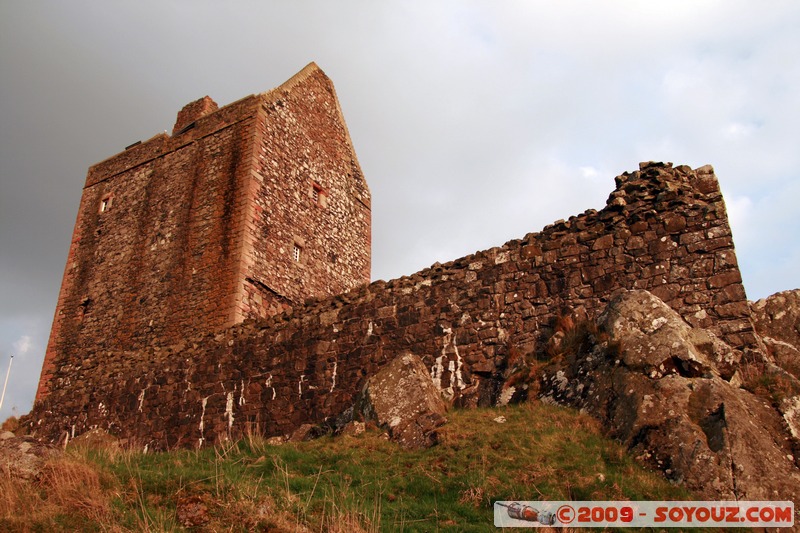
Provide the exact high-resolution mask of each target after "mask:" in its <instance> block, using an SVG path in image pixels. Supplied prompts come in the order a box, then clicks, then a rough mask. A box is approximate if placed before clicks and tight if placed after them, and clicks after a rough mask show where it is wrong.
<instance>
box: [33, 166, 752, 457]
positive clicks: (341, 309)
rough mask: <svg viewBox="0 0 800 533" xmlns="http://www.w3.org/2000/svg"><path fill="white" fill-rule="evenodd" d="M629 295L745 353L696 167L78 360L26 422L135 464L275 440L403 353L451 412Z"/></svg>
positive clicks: (344, 399) (485, 394) (656, 171)
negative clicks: (95, 437)
mask: <svg viewBox="0 0 800 533" xmlns="http://www.w3.org/2000/svg"><path fill="white" fill-rule="evenodd" d="M632 288H638V289H647V290H649V291H651V292H653V293H654V294H656V295H658V296H659V297H660V298H662V299H663V300H664V301H665V302H667V303H668V304H669V305H670V306H671V307H672V308H673V309H675V310H676V311H678V312H679V313H680V314H681V316H683V317H684V318H685V319H686V320H687V321H688V322H689V323H691V324H692V325H695V326H702V327H708V328H709V329H711V330H712V331H715V332H717V333H718V334H719V335H721V337H722V338H723V339H724V340H726V341H727V342H729V343H731V344H732V345H734V346H736V347H739V348H750V347H753V346H754V345H755V342H756V338H755V336H754V333H753V328H752V323H751V321H750V318H749V312H748V307H747V301H746V297H745V292H744V288H743V287H742V284H741V278H740V274H739V270H738V266H737V262H736V255H735V252H734V248H733V241H732V238H731V232H730V228H729V226H728V221H727V217H726V213H725V206H724V202H723V199H722V196H721V194H720V191H719V187H718V184H717V180H716V178H715V176H714V175H713V171H712V169H711V168H710V167H703V168H700V169H697V170H692V169H690V168H688V167H685V166H681V167H677V168H671V166H670V165H661V164H645V165H642V167H641V170H640V171H637V172H633V173H631V174H628V173H625V174H623V175H622V176H619V177H618V178H617V187H616V190H615V191H614V192H613V193H612V195H611V196H610V198H609V202H608V205H607V206H606V207H605V208H604V209H603V210H601V211H599V212H598V211H594V210H590V211H587V212H586V213H584V214H582V215H579V216H576V217H571V218H570V219H569V220H566V221H559V222H556V223H555V224H553V225H550V226H547V227H546V228H544V230H542V231H541V232H540V233H532V234H529V235H527V236H526V237H525V238H523V239H522V240H518V241H511V242H509V243H506V244H505V245H504V246H502V247H499V248H493V249H490V250H486V251H484V252H480V253H477V254H475V255H471V256H468V257H464V258H462V259H459V260H456V261H453V262H451V263H447V264H443V265H438V264H437V265H434V266H433V267H431V268H430V269H427V270H424V271H422V272H419V273H417V274H415V275H413V276H409V277H405V278H401V279H398V280H394V281H391V282H388V283H387V282H383V281H378V282H374V283H372V284H371V285H368V286H364V287H361V288H359V289H357V290H355V291H352V292H350V293H347V294H343V295H340V296H336V297H333V298H330V299H326V300H319V301H313V302H309V303H307V304H306V305H305V306H296V307H295V308H294V309H293V310H292V312H290V313H288V314H285V315H279V316H275V317H273V318H271V319H268V320H260V321H248V322H245V323H244V324H241V325H238V326H234V327H233V328H231V329H229V330H227V331H224V332H220V333H217V334H213V333H212V334H208V335H206V336H205V337H198V338H194V339H191V340H187V341H186V342H182V343H180V344H178V345H175V346H171V347H168V348H164V347H151V348H148V349H144V350H139V351H133V352H128V353H116V354H107V353H101V352H95V353H89V354H87V356H86V358H85V359H84V360H83V361H82V362H81V364H80V365H77V364H76V365H67V366H65V367H63V368H61V369H60V372H59V373H58V375H57V376H56V380H55V381H56V386H55V387H54V389H53V392H52V393H51V395H50V396H49V397H48V398H47V399H46V401H44V402H41V403H37V405H36V407H35V408H34V411H33V413H32V414H31V416H30V418H29V419H28V421H29V423H30V424H31V427H32V428H34V429H36V431H37V432H38V433H39V434H41V435H45V436H47V437H49V438H50V439H53V440H59V439H63V438H65V437H67V436H69V435H72V434H79V433H81V432H83V431H85V430H87V429H89V428H91V427H101V428H103V429H109V430H110V431H112V432H113V433H115V434H118V435H120V436H123V437H125V438H130V439H133V440H135V441H136V442H138V443H140V444H143V445H144V444H146V445H148V446H149V447H150V448H165V447H172V446H175V445H181V446H193V445H197V444H201V443H206V442H212V441H216V440H218V439H222V438H228V437H236V436H239V435H241V434H243V433H244V432H246V431H258V432H260V433H264V434H266V435H274V434H285V433H288V432H291V431H292V430H293V429H294V428H296V427H297V426H298V425H300V424H302V423H306V422H314V423H318V422H324V421H326V420H329V419H330V418H331V417H335V416H337V415H338V414H340V413H341V412H342V411H343V410H345V409H346V408H348V407H349V406H350V405H351V404H352V401H353V399H354V396H355V394H356V393H357V391H358V390H359V389H360V387H361V385H362V384H363V382H364V380H365V378H366V377H367V376H369V375H371V374H373V373H374V372H376V371H377V369H379V368H380V367H381V366H382V365H384V364H385V363H387V362H388V361H390V360H392V359H393V358H394V357H395V356H396V355H398V354H399V353H401V352H403V351H410V352H412V353H415V354H417V355H419V356H421V357H422V358H423V360H424V361H425V363H426V365H427V366H428V368H429V369H430V371H431V375H432V377H433V379H434V382H435V383H436V384H437V386H438V387H439V388H440V389H441V390H442V391H443V392H444V393H445V395H447V396H450V397H451V398H452V399H453V401H455V402H456V403H460V404H464V405H476V404H480V405H485V404H491V403H494V402H495V401H496V400H497V399H498V395H499V390H500V388H501V385H502V382H503V380H504V371H506V370H507V368H508V364H509V356H510V355H511V354H512V352H513V354H514V356H515V357H517V356H520V355H522V356H533V355H536V354H537V353H541V352H542V351H543V350H544V347H545V342H546V341H547V339H548V338H549V337H550V335H551V334H552V331H553V329H552V328H553V324H554V322H555V320H556V317H557V316H558V315H559V313H561V312H562V309H563V308H569V309H570V310H571V312H585V313H586V314H587V315H589V316H591V315H594V314H595V313H596V312H598V310H600V309H601V308H602V307H603V306H604V305H605V303H606V302H607V301H608V300H609V299H610V298H611V297H612V296H614V295H615V294H617V293H619V292H620V291H623V290H625V289H632Z"/></svg>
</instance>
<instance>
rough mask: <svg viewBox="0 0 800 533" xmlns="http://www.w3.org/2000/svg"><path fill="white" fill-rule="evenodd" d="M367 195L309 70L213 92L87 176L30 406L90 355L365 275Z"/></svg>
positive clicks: (350, 284) (328, 101) (171, 337)
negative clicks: (255, 86) (223, 98)
mask: <svg viewBox="0 0 800 533" xmlns="http://www.w3.org/2000/svg"><path fill="white" fill-rule="evenodd" d="M370 224H371V214H370V193H369V189H368V187H367V184H366V181H365V180H364V177H363V175H362V173H361V169H360V167H359V164H358V160H357V159H356V154H355V151H354V150H353V146H352V142H351V140H350V135H349V133H348V131H347V126H346V125H345V122H344V119H343V116H342V112H341V109H340V107H339V103H338V101H337V99H336V93H335V91H334V88H333V85H332V83H331V81H330V80H329V79H328V77H327V76H326V75H325V74H324V73H323V72H322V71H321V70H320V69H319V68H318V67H317V66H316V65H315V64H314V63H311V64H310V65H308V66H307V67H305V68H304V69H303V70H302V71H300V72H299V73H298V74H296V75H295V76H294V77H293V78H292V79H290V80H289V81H287V82H286V83H284V84H283V85H281V86H280V87H278V88H276V89H273V90H271V91H268V92H266V93H262V94H257V95H251V96H248V97H246V98H243V99H241V100H239V101H237V102H234V103H232V104H229V105H227V106H225V107H222V108H218V107H217V104H216V103H215V102H214V101H213V100H212V99H211V98H209V97H207V96H206V97H204V98H202V99H200V100H197V101H195V102H192V103H190V104H188V105H186V106H185V107H184V108H183V109H182V110H181V111H180V113H178V117H177V121H176V123H175V127H174V129H173V131H172V135H167V134H166V133H164V134H159V135H156V136H155V137H153V138H152V139H150V140H148V141H144V142H139V143H135V144H133V145H131V146H129V147H128V148H126V149H125V151H123V152H121V153H119V154H117V155H115V156H113V157H111V158H110V159H107V160H105V161H102V162H100V163H97V164H96V165H94V166H92V167H91V168H90V169H89V172H88V176H87V178H86V184H85V186H84V189H83V196H82V198H81V203H80V208H79V210H78V216H77V220H76V222H75V230H74V232H73V236H72V242H71V245H70V249H69V255H68V258H67V265H66V268H65V271H64V277H63V281H62V284H61V291H60V293H59V297H58V303H57V307H56V313H55V318H54V320H53V327H52V330H51V333H50V340H49V342H48V346H47V351H46V355H45V360H44V365H43V368H42V375H41V378H40V381H39V388H38V391H37V394H36V400H37V403H38V402H39V401H40V400H42V399H43V398H44V397H46V396H47V395H48V393H49V391H50V388H51V378H52V377H53V372H54V370H55V369H56V368H58V367H59V366H61V365H63V364H65V363H69V364H73V365H74V364H79V361H80V360H81V356H82V353H83V352H85V350H86V349H88V348H91V349H92V350H93V351H95V352H97V353H101V352H103V351H109V352H110V351H115V352H119V351H126V352H130V354H131V357H136V356H137V353H139V352H138V351H139V350H140V349H141V348H143V347H144V346H147V345H156V346H166V345H170V344H174V343H177V342H179V341H180V340H181V339H185V338H187V337H190V336H193V335H196V334H198V333H208V332H212V331H216V330H219V329H222V328H224V327H227V326H230V325H232V324H235V323H237V322H241V321H243V320H245V319H247V318H251V317H266V316H270V315H273V314H276V313H278V312H281V311H283V310H285V309H286V308H287V307H289V306H291V305H292V304H293V303H296V302H301V301H303V300H305V299H306V298H309V297H318V296H328V295H333V294H338V293H342V292H345V291H347V290H349V289H352V288H354V287H356V286H358V285H361V284H364V283H367V282H368V281H369V277H370Z"/></svg>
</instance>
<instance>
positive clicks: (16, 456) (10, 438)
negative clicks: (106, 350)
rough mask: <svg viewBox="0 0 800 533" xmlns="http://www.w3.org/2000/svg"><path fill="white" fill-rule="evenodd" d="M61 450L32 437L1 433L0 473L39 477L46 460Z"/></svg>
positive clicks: (21, 477)
mask: <svg viewBox="0 0 800 533" xmlns="http://www.w3.org/2000/svg"><path fill="white" fill-rule="evenodd" d="M59 453H61V452H60V450H57V449H56V448H53V447H52V446H48V445H45V444H42V443H40V442H38V441H37V440H35V439H32V438H30V437H17V436H16V435H14V434H13V433H11V432H10V431H5V432H3V433H0V475H4V476H5V475H7V476H10V477H12V478H16V479H23V480H27V481H32V480H35V479H37V478H39V475H40V474H41V471H42V467H43V466H44V464H45V462H46V461H47V460H48V459H50V458H52V457H55V456H56V455H58V454H59Z"/></svg>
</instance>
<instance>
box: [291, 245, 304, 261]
mask: <svg viewBox="0 0 800 533" xmlns="http://www.w3.org/2000/svg"><path fill="white" fill-rule="evenodd" d="M302 251H303V249H302V248H301V247H300V245H298V244H295V245H294V249H293V250H292V257H293V258H294V260H295V261H296V262H298V263H299V262H300V254H301V253H302Z"/></svg>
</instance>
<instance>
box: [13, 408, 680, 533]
mask: <svg viewBox="0 0 800 533" xmlns="http://www.w3.org/2000/svg"><path fill="white" fill-rule="evenodd" d="M501 417H502V418H501ZM449 419H450V422H449V423H448V424H447V425H445V426H444V427H443V428H442V431H441V443H440V444H439V445H438V446H435V447H433V448H431V449H428V450H423V451H404V450H402V449H400V448H398V447H397V445H395V444H394V443H391V442H389V441H388V440H386V438H385V436H384V435H383V434H382V433H381V432H380V431H378V430H371V431H370V430H368V431H366V432H365V433H363V434H361V435H358V436H355V437H347V436H343V437H336V438H332V437H324V438H321V439H317V440H314V441H310V442H303V443H285V444H281V445H269V444H267V442H266V441H265V440H264V439H261V438H256V437H253V438H249V439H245V440H243V441H240V442H236V443H229V444H224V445H218V446H216V447H208V448H205V449H202V450H199V451H187V450H176V451H172V452H169V453H143V452H142V451H141V450H130V449H122V448H120V447H119V446H118V445H115V444H111V443H107V444H103V445H97V444H95V445H92V446H89V445H85V444H84V445H75V446H70V448H69V449H68V450H67V453H65V454H64V455H63V456H62V457H60V458H59V459H57V460H54V461H52V462H51V463H49V464H48V465H47V468H46V469H45V471H44V476H43V478H42V480H41V482H40V483H38V484H36V485H30V484H23V483H20V482H17V481H15V480H11V479H8V478H5V479H0V494H2V496H0V530H4V531H185V530H188V531H276V532H277V531H346V532H348V533H358V532H362V531H407V532H411V531H495V528H494V526H493V524H492V519H493V515H492V502H493V501H495V500H569V499H575V500H619V499H629V500H671V499H691V495H689V494H688V493H686V492H685V491H683V490H682V489H680V488H678V487H675V486H672V485H670V484H669V483H668V482H667V481H665V480H664V479H663V478H662V477H661V476H660V475H658V474H657V473H651V472H648V471H646V470H644V469H643V468H642V467H640V466H638V465H637V464H636V463H634V462H633V460H632V459H630V458H629V457H628V456H627V455H626V453H625V450H624V449H623V448H621V447H620V446H619V445H617V444H616V443H614V442H612V441H610V440H609V439H606V438H604V437H603V436H602V435H601V431H600V428H599V427H598V424H597V422H595V421H594V420H592V419H591V418H589V417H588V416H584V415H580V414H578V413H576V412H574V411H571V410H568V409H564V408H559V407H553V406H548V405H543V404H540V403H538V402H531V403H527V404H523V405H518V406H510V407H504V408H496V409H476V410H455V411H451V413H450V414H449ZM540 531H541V530H540Z"/></svg>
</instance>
